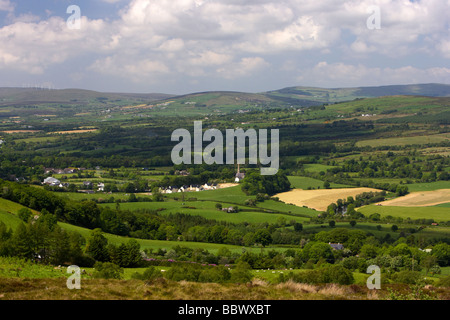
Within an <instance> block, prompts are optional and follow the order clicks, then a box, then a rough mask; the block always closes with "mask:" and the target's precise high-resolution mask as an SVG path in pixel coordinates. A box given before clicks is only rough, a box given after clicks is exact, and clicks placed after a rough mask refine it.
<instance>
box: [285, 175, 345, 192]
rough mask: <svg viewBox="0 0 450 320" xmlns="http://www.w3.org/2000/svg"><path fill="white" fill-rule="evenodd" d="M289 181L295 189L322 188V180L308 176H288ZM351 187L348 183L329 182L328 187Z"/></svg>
mask: <svg viewBox="0 0 450 320" xmlns="http://www.w3.org/2000/svg"><path fill="white" fill-rule="evenodd" d="M288 179H289V182H290V183H291V186H292V187H293V188H296V189H303V190H307V189H308V188H311V189H319V188H323V181H321V180H318V179H314V178H310V177H299V176H288ZM348 187H351V186H349V185H344V184H339V183H334V182H330V188H332V189H334V188H348Z"/></svg>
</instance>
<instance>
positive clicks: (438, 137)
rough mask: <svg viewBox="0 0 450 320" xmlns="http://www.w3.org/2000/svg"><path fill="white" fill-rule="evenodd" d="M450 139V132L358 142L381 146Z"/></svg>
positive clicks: (374, 146) (364, 145) (360, 144)
mask: <svg viewBox="0 0 450 320" xmlns="http://www.w3.org/2000/svg"><path fill="white" fill-rule="evenodd" d="M449 140H450V133H442V134H432V135H424V136H412V137H398V138H397V137H396V138H384V139H370V140H362V141H358V142H357V143H356V146H357V147H367V146H368V147H373V148H376V147H381V146H392V145H398V146H405V145H424V144H429V143H439V142H444V141H449Z"/></svg>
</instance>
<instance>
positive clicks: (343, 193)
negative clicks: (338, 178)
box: [276, 188, 382, 211]
mask: <svg viewBox="0 0 450 320" xmlns="http://www.w3.org/2000/svg"><path fill="white" fill-rule="evenodd" d="M381 191H382V190H378V189H373V188H343V189H322V190H300V189H294V190H291V191H288V192H283V193H279V194H277V195H276V197H278V198H279V199H280V200H281V201H283V202H285V203H292V204H294V205H296V206H300V207H303V206H306V207H308V208H312V209H315V210H318V211H326V210H327V207H328V206H329V205H330V204H331V203H335V202H336V201H337V200H339V199H347V197H350V196H352V197H355V196H357V195H358V194H361V193H364V192H381Z"/></svg>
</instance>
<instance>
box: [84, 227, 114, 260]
mask: <svg viewBox="0 0 450 320" xmlns="http://www.w3.org/2000/svg"><path fill="white" fill-rule="evenodd" d="M107 246H108V239H106V238H105V236H104V235H103V233H102V230H101V229H98V228H97V229H94V230H93V231H92V232H91V235H90V237H89V239H88V241H87V245H86V254H88V255H89V256H91V257H92V258H93V259H95V260H97V261H101V262H104V261H108V260H109V254H108V250H107Z"/></svg>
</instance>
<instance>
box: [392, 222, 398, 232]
mask: <svg viewBox="0 0 450 320" xmlns="http://www.w3.org/2000/svg"><path fill="white" fill-rule="evenodd" d="M391 230H392V231H393V232H395V231H397V230H398V226H397V225H395V224H393V225H392V227H391Z"/></svg>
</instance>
